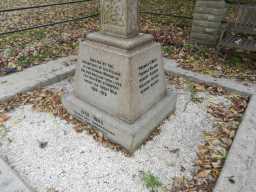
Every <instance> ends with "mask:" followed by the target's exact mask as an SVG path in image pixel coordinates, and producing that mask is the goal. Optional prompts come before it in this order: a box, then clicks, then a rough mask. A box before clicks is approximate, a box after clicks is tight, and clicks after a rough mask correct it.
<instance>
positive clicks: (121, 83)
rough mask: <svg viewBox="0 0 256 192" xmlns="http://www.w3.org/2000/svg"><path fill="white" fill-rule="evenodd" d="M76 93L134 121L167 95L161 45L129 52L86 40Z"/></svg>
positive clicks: (76, 83) (102, 108)
mask: <svg viewBox="0 0 256 192" xmlns="http://www.w3.org/2000/svg"><path fill="white" fill-rule="evenodd" d="M78 63H79V64H78V66H77V71H76V76H75V83H74V94H75V95H76V96H77V97H78V98H80V99H81V100H82V101H84V102H87V103H90V104H91V105H94V106H97V107H98V108H99V109H101V110H104V111H106V112H107V113H109V114H111V115H113V116H115V117H117V118H120V119H122V120H124V121H126V122H130V123H133V122H134V121H135V120H136V119H138V118H139V117H140V116H141V115H143V114H144V113H145V112H146V111H147V110H149V109H150V108H151V107H152V106H153V105H154V104H155V103H157V102H158V101H160V100H161V99H162V98H163V97H164V96H165V94H166V82H165V77H164V70H163V65H162V57H161V53H160V44H158V43H148V44H145V45H143V46H140V47H138V48H136V49H133V50H130V51H127V50H123V49H119V48H116V47H111V46H107V45H105V44H102V43H98V42H94V41H89V40H86V41H84V42H82V43H81V44H80V55H79V62H78Z"/></svg>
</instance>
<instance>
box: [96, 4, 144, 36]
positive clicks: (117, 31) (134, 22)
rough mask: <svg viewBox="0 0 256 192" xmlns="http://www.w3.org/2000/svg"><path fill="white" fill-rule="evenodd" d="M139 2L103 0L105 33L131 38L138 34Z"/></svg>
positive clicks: (103, 27) (102, 15) (102, 20)
mask: <svg viewBox="0 0 256 192" xmlns="http://www.w3.org/2000/svg"><path fill="white" fill-rule="evenodd" d="M137 10H138V0H101V24H102V29H103V32H104V33H108V34H110V35H114V36H118V37H123V38H129V37H133V36H136V35H137V34H138V31H139V29H138V13H137Z"/></svg>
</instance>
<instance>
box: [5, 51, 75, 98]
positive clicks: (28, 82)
mask: <svg viewBox="0 0 256 192" xmlns="http://www.w3.org/2000/svg"><path fill="white" fill-rule="evenodd" d="M75 59H76V57H74V56H70V57H65V58H61V59H57V60H54V61H50V62H49V63H47V64H43V65H38V66H35V67H31V68H29V69H26V70H24V71H22V72H19V73H15V74H11V75H7V76H4V77H0V88H1V89H0V90H1V91H0V101H3V100H7V99H9V98H11V97H13V96H15V95H16V94H17V93H22V92H26V91H30V90H32V89H35V88H39V87H43V86H47V85H50V84H53V83H56V82H58V81H61V80H63V79H65V78H67V77H68V76H71V75H72V74H74V70H75V65H74V63H75Z"/></svg>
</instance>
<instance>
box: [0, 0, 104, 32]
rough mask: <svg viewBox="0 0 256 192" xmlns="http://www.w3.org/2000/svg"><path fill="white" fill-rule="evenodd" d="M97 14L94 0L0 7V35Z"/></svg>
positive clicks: (83, 18)
mask: <svg viewBox="0 0 256 192" xmlns="http://www.w3.org/2000/svg"><path fill="white" fill-rule="evenodd" d="M2 3H3V2H2ZM98 15H99V14H98V10H97V2H96V1H94V0H76V1H68V2H55V3H47V4H40V5H30V6H18V7H14V8H5V9H0V36H2V35H8V34H12V33H17V32H23V31H28V30H32V29H38V28H46V27H50V26H55V25H59V24H64V23H69V22H75V21H81V20H85V19H88V18H92V17H97V16H98Z"/></svg>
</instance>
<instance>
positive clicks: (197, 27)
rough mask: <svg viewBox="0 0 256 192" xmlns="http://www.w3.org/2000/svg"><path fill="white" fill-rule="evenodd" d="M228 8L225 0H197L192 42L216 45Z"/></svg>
mask: <svg viewBox="0 0 256 192" xmlns="http://www.w3.org/2000/svg"><path fill="white" fill-rule="evenodd" d="M226 10H227V6H226V3H225V1H224V0H197V2H196V5H195V9H194V15H193V23H192V32H191V42H192V43H199V44H203V45H208V46H215V45H216V43H217V41H218V39H219V34H220V33H219V32H220V30H221V22H222V20H223V18H224V16H225V13H226Z"/></svg>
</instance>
